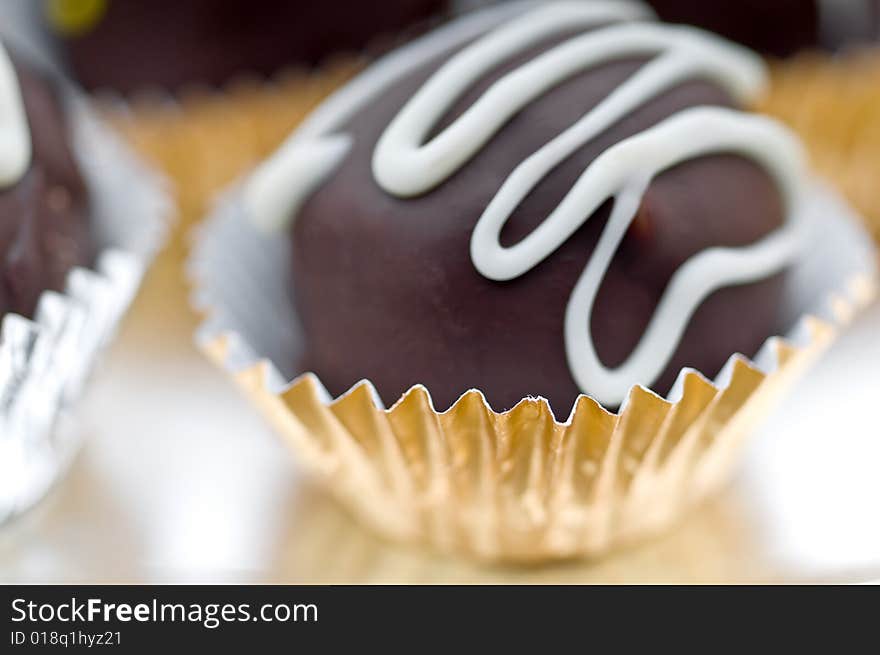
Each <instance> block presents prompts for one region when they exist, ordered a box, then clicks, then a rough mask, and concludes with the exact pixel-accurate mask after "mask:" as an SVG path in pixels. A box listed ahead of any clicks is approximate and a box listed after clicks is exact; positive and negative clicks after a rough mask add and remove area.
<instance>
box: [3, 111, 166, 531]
mask: <svg viewBox="0 0 880 655" xmlns="http://www.w3.org/2000/svg"><path fill="white" fill-rule="evenodd" d="M67 104H68V113H69V115H70V118H71V121H70V122H71V133H72V141H73V145H74V153H75V155H76V157H77V159H78V163H79V166H80V170H81V171H82V174H83V178H84V180H85V181H86V184H87V185H88V188H89V191H90V196H91V204H90V206H91V212H92V221H93V230H94V238H95V241H96V246H97V249H98V253H99V254H98V256H97V259H96V264H95V266H94V268H93V269H84V268H76V269H74V270H72V271H71V272H70V273H69V275H68V276H67V284H66V288H65V289H64V291H63V293H58V292H55V291H46V292H44V293H43V294H42V295H41V297H40V299H39V303H38V306H37V310H36V313H35V316H34V318H33V320H30V319H26V318H24V317H22V316H18V315H16V314H7V315H5V316H3V317H0V318H2V324H0V523H2V522H3V521H4V520H6V519H8V518H10V517H12V516H14V515H16V514H18V513H20V512H21V511H23V510H25V509H27V508H28V507H30V506H31V505H32V504H33V503H35V502H36V501H37V500H39V498H41V497H42V496H43V495H44V494H45V492H46V491H47V490H48V489H49V488H50V487H51V485H52V484H53V483H54V482H55V481H56V480H57V479H58V478H59V476H60V475H61V474H62V473H63V472H64V470H65V469H66V466H67V464H68V462H69V460H70V459H71V457H72V455H73V454H74V453H75V452H76V450H77V447H78V445H79V443H80V433H79V432H78V430H76V429H75V426H74V421H73V420H72V419H71V414H72V413H73V409H74V407H75V405H76V403H77V401H78V399H79V397H80V395H81V394H82V392H83V390H84V387H85V384H86V382H87V378H88V376H89V374H90V373H91V371H92V370H93V368H94V366H95V364H96V362H97V360H98V359H99V358H100V355H101V354H102V352H103V350H104V347H105V346H106V345H107V343H108V341H109V340H110V339H111V337H112V336H113V333H114V332H115V329H116V327H117V325H118V323H119V321H120V319H121V318H122V315H123V314H124V313H125V310H126V309H127V308H128V305H129V304H130V302H131V301H132V299H133V298H134V295H135V293H136V291H137V288H138V286H139V284H140V280H141V277H142V275H143V273H144V271H145V269H146V267H147V265H148V263H149V262H150V260H151V259H152V257H153V255H154V253H155V252H156V251H157V250H158V248H159V246H160V245H161V242H162V240H163V238H164V233H165V228H166V226H167V223H168V222H169V220H170V219H171V217H172V214H173V210H172V206H171V201H170V197H169V195H168V192H167V185H166V183H165V181H164V180H163V179H162V178H161V177H159V176H158V175H156V174H155V173H154V172H153V171H151V170H149V169H148V168H146V167H145V166H144V165H143V164H142V163H141V162H140V161H139V160H138V159H136V158H135V157H134V156H133V155H132V154H131V153H130V152H129V151H128V149H127V148H125V147H124V146H123V145H122V144H121V142H120V141H119V140H118V138H117V137H116V136H115V135H113V134H111V133H110V132H109V130H108V129H107V128H106V127H105V126H103V125H102V124H101V123H100V122H99V121H98V119H97V118H96V116H94V115H93V113H92V112H91V110H89V109H88V108H87V107H86V105H85V102H84V101H83V100H81V99H79V98H76V97H71V98H69V101H68V103H67Z"/></svg>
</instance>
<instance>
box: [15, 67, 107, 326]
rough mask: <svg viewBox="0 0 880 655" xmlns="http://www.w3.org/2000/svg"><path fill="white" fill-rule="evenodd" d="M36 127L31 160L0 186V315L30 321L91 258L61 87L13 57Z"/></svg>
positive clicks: (85, 210) (81, 187)
mask: <svg viewBox="0 0 880 655" xmlns="http://www.w3.org/2000/svg"><path fill="white" fill-rule="evenodd" d="M13 61H14V64H15V67H16V70H17V72H18V76H19V81H20V84H21V88H22V97H23V98H24V104H25V109H26V111H27V117H28V121H29V123H30V129H31V139H32V142H33V158H32V161H31V165H30V168H29V169H28V171H27V173H26V174H25V176H24V177H23V178H22V179H21V180H20V181H18V183H16V184H14V185H12V186H10V187H5V188H0V317H2V316H4V315H5V314H7V313H8V312H15V313H17V314H22V315H24V316H26V317H29V318H30V317H32V316H33V312H34V309H35V308H36V305H37V300H38V299H39V296H40V294H41V293H42V292H43V291H45V290H47V289H54V290H56V291H62V290H63V289H64V285H65V280H66V276H67V273H68V272H69V271H70V269H71V268H73V267H74V266H78V265H81V266H88V265H89V264H90V263H91V261H92V247H93V246H92V235H91V230H90V220H89V199H88V192H87V191H86V187H85V184H84V183H83V180H82V178H81V177H80V173H79V170H78V168H77V165H76V162H75V160H74V157H73V153H72V150H71V147H70V143H69V136H68V135H69V133H68V125H67V121H66V117H65V111H64V107H63V104H62V101H61V98H60V96H59V95H58V93H59V92H58V89H56V87H55V86H54V85H53V83H52V82H50V81H49V80H48V79H45V78H44V77H42V76H41V75H40V74H39V73H36V72H34V71H33V70H31V69H30V68H28V67H27V66H25V65H23V64H21V63H20V62H18V61H16V60H13Z"/></svg>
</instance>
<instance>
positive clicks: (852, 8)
mask: <svg viewBox="0 0 880 655" xmlns="http://www.w3.org/2000/svg"><path fill="white" fill-rule="evenodd" d="M647 2H648V4H650V5H651V6H652V7H653V8H654V9H655V10H656V12H657V14H658V15H659V17H660V18H661V19H662V20H665V21H669V22H671V23H687V24H689V25H695V26H697V27H701V28H703V29H707V30H711V31H713V32H716V33H718V34H721V35H722V36H725V37H727V38H729V39H733V40H734V41H738V42H740V43H742V44H744V45H747V46H749V47H750V48H754V49H756V50H758V51H760V52H763V53H766V54H770V55H776V56H779V57H785V56H788V55H791V54H794V53H795V52H797V51H799V50H803V49H804V48H814V47H819V46H822V47H826V48H831V49H837V48H840V47H843V46H846V45H849V44H852V43H855V42H858V41H876V40H877V39H878V37H880V0H852V1H846V2H841V1H840V0H773V1H772V2H768V1H767V0H715V1H714V2H705V0H647Z"/></svg>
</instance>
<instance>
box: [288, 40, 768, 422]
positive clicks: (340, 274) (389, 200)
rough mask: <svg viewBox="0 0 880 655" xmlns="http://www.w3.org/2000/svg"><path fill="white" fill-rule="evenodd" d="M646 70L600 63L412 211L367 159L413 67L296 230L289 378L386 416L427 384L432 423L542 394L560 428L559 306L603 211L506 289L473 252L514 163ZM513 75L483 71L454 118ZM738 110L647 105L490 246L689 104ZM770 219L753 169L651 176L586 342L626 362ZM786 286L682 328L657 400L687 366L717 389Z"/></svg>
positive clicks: (717, 167)
mask: <svg viewBox="0 0 880 655" xmlns="http://www.w3.org/2000/svg"><path fill="white" fill-rule="evenodd" d="M533 54H534V53H530V54H529V55H527V56H525V57H523V58H522V59H519V60H518V61H523V60H525V59H528V58H531V57H532V56H533ZM642 63H643V62H641V61H634V60H628V61H619V62H616V63H612V64H607V65H603V66H601V67H599V68H596V69H594V70H590V71H588V72H586V73H584V74H582V75H579V76H578V77H576V78H573V79H571V80H569V81H567V82H565V83H562V84H560V85H559V86H557V87H556V88H554V89H553V90H552V91H550V92H549V93H547V94H546V95H544V96H543V97H542V98H540V99H539V100H538V101H536V102H534V103H532V104H530V105H528V106H527V107H526V108H525V109H523V110H522V111H521V112H520V113H519V114H517V115H516V116H515V117H514V118H513V119H511V120H510V122H509V123H508V124H507V125H506V126H505V127H504V128H502V130H501V131H500V132H499V133H498V134H497V135H496V136H494V137H493V138H492V140H491V141H490V142H489V144H487V145H486V146H485V147H484V148H482V149H481V150H480V151H479V153H478V154H477V155H476V156H475V157H474V158H473V159H472V160H471V161H469V162H468V163H467V164H466V165H465V166H464V167H463V168H462V169H461V170H460V171H459V172H458V173H456V174H455V175H454V176H453V177H451V178H449V179H448V180H446V181H445V182H444V183H442V184H441V185H439V186H438V187H437V188H436V189H435V190H433V191H431V192H429V193H427V194H425V195H422V196H420V197H417V198H410V199H402V198H397V197H395V196H392V195H390V194H388V193H386V192H384V191H383V190H382V189H380V188H379V187H378V186H377V184H376V182H375V180H374V178H373V175H372V172H371V165H370V162H371V157H372V154H373V151H374V148H375V145H376V141H377V139H378V137H379V135H380V134H381V133H382V131H383V130H384V129H385V128H386V126H387V125H388V124H389V122H390V121H391V119H392V118H393V117H394V116H395V115H396V114H397V112H398V111H399V110H400V108H401V107H402V105H403V104H404V103H405V101H406V100H407V99H409V98H410V97H411V96H412V95H413V93H414V92H415V91H416V89H417V88H418V87H419V86H421V84H422V83H423V81H424V80H425V79H426V77H427V75H428V72H429V71H428V70H427V69H423V70H419V71H416V72H413V73H412V74H411V75H409V76H408V77H407V78H406V79H405V80H403V81H401V82H400V83H398V84H396V85H395V86H394V87H393V88H392V89H390V90H388V91H387V92H385V93H383V94H382V95H381V97H380V98H379V99H378V100H376V101H375V102H374V103H372V104H370V106H368V107H365V108H364V109H363V110H362V111H360V112H359V113H358V115H357V116H356V117H355V118H354V119H353V120H352V121H351V123H350V124H349V125H348V126H347V128H345V129H344V130H342V131H345V132H349V133H351V134H352V135H353V136H354V146H353V149H352V151H351V152H350V154H349V155H348V157H347V158H346V160H345V162H344V163H343V164H342V166H341V167H340V169H339V170H338V171H337V172H336V173H335V174H334V175H333V176H332V177H331V178H330V179H329V181H327V182H326V183H325V184H324V185H323V186H322V187H321V188H320V189H319V190H318V191H317V192H316V193H315V194H314V195H313V197H312V198H311V199H310V200H309V201H308V202H307V203H306V205H305V206H304V208H303V209H302V210H301V212H300V213H299V214H298V215H297V216H296V217H295V222H294V225H293V229H292V232H291V235H292V244H293V262H292V274H293V288H294V297H295V303H296V307H297V311H298V314H299V316H300V318H301V322H302V327H303V331H304V335H305V341H306V349H307V354H306V357H305V359H304V361H302V362H300V364H301V366H300V368H301V369H302V370H310V371H314V372H315V373H316V374H317V375H318V376H319V377H320V378H321V380H322V381H323V382H324V383H325V384H326V385H327V387H328V389H329V391H330V392H331V393H333V394H339V393H341V392H344V391H345V390H346V389H348V388H349V386H350V385H352V384H353V383H355V382H357V381H358V380H360V379H362V378H367V379H370V380H372V381H373V382H374V383H375V385H376V387H377V389H378V391H379V393H380V395H381V396H382V398H383V400H384V402H385V403H386V404H388V405H389V406H390V404H391V403H393V402H394V401H396V400H397V399H398V397H399V396H400V395H401V394H402V393H403V392H405V391H406V390H407V389H408V388H409V387H410V386H411V385H414V384H417V383H422V384H424V385H425V386H426V387H427V388H428V389H429V391H430V392H431V394H432V396H433V399H434V402H435V407H436V408H437V409H438V410H445V409H446V408H448V407H449V406H450V404H451V403H452V402H454V401H455V400H456V399H457V398H458V396H459V395H460V394H461V393H463V392H465V391H466V390H468V389H470V388H477V389H480V390H482V391H483V392H484V393H485V394H486V396H487V398H488V400H489V402H490V404H491V405H492V406H493V408H495V409H496V410H502V409H506V408H510V407H512V406H513V405H514V404H516V403H517V402H518V401H519V400H521V399H522V398H524V397H526V396H529V395H532V396H543V397H545V398H547V399H548V400H549V401H550V403H551V406H552V407H553V409H554V411H555V413H556V414H557V416H558V417H560V418H564V417H565V416H567V414H568V412H569V410H570V409H571V407H572V403H573V402H574V400H575V399H576V397H577V395H578V393H579V390H578V388H577V386H576V385H575V383H574V381H573V379H572V376H571V373H570V371H569V367H568V363H567V361H566V355H565V340H564V331H563V321H564V314H565V308H566V305H567V304H568V302H569V297H570V295H571V293H572V291H573V289H574V287H575V283H576V281H577V279H578V278H579V277H580V275H581V273H582V272H583V270H584V268H585V266H586V264H587V261H588V260H589V258H590V256H591V253H592V251H593V249H594V248H595V246H596V243H597V241H598V238H599V235H600V233H601V231H602V228H603V225H604V223H605V221H606V219H607V216H608V210H609V205H610V203H606V205H605V207H603V208H602V209H601V210H600V211H599V212H597V213H596V215H594V216H592V217H591V218H590V219H589V221H587V223H586V224H585V225H584V226H583V227H581V228H580V229H579V230H578V231H577V232H576V233H575V234H574V235H573V236H572V237H571V238H569V239H568V241H567V242H566V243H565V244H564V245H563V246H562V247H560V248H559V249H558V250H557V251H556V252H554V253H553V254H552V255H550V256H549V257H548V258H547V259H546V260H545V261H544V262H542V263H541V264H539V265H538V266H537V267H536V268H534V269H533V270H531V271H529V272H528V273H526V274H524V275H522V276H521V277H519V278H517V279H515V280H512V281H509V282H493V281H492V280H489V279H487V278H485V277H483V276H482V275H480V273H479V272H478V271H477V270H476V269H475V268H474V265H473V263H472V260H471V256H470V250H469V243H470V239H471V234H472V232H473V229H474V226H475V224H476V222H477V220H478V219H479V217H480V215H481V214H482V212H483V210H484V209H485V208H486V206H487V205H488V203H489V201H490V200H491V198H492V197H493V196H494V195H495V194H496V193H497V191H498V189H499V187H500V186H501V184H502V182H503V181H504V180H505V178H506V177H507V176H508V175H509V174H510V173H511V171H512V170H513V169H514V167H515V166H516V165H517V164H519V163H520V162H522V161H523V159H525V158H526V157H527V156H528V155H529V154H531V153H533V152H534V151H536V150H537V149H539V148H540V147H542V146H543V145H545V144H546V143H547V142H548V141H550V140H551V139H552V138H553V137H555V136H557V135H558V134H559V133H560V132H561V131H562V130H564V129H565V128H567V127H569V126H571V125H572V124H573V123H575V122H576V121H577V120H578V119H579V118H580V117H581V116H582V115H583V114H584V112H585V111H587V110H588V109H589V108H590V107H593V106H595V105H596V104H597V103H598V102H599V101H601V100H602V99H604V98H605V97H606V96H607V95H608V93H609V92H610V91H612V90H613V89H614V88H615V87H617V86H618V85H619V84H620V83H621V82H622V81H623V80H624V79H626V78H628V77H629V76H630V75H631V74H632V73H633V71H635V70H636V69H637V68H638V67H639V66H640V65H641V64H642ZM431 68H433V67H431ZM508 68H509V66H507V67H505V68H503V69H501V70H499V71H496V72H495V73H493V74H491V75H489V76H487V78H486V79H484V80H483V81H482V82H481V83H480V84H479V86H478V87H477V88H474V89H473V90H471V91H470V92H469V93H468V94H467V95H466V97H465V98H463V99H462V101H460V102H458V103H457V104H456V106H455V108H454V109H453V111H452V112H451V116H454V115H458V114H459V113H460V112H461V111H462V110H463V109H464V108H466V107H467V106H469V105H470V104H472V102H473V101H474V99H475V98H476V97H477V96H478V94H480V93H481V92H482V91H483V90H485V88H486V87H487V85H488V84H489V83H490V82H491V81H493V80H494V79H497V78H498V76H499V75H500V74H501V72H502V70H507V69H508ZM733 104H734V103H733V101H732V100H731V98H730V97H729V96H728V94H727V93H725V92H724V91H722V90H721V89H720V88H718V87H717V86H715V85H713V84H711V83H708V82H703V81H693V82H688V83H685V84H682V85H680V86H678V87H676V88H674V89H672V90H670V91H669V92H667V93H665V94H664V95H662V96H661V97H658V98H656V99H655V100H653V101H652V102H650V103H649V104H647V105H646V106H644V107H642V108H640V109H638V110H637V111H635V112H633V113H632V114H630V115H628V116H626V117H625V118H624V119H622V120H621V121H619V122H618V123H617V124H615V125H614V126H613V127H612V128H611V129H610V130H608V131H607V132H606V133H604V134H602V135H601V136H600V137H598V138H597V139H596V140H595V141H594V142H592V143H590V144H588V145H587V146H585V147H583V148H582V149H581V150H579V151H578V152H577V153H575V154H574V155H573V156H571V157H570V158H569V159H568V160H567V161H565V162H564V163H563V164H561V165H560V166H559V167H558V168H557V169H556V170H554V171H553V172H551V173H550V175H548V176H547V178H546V179H545V180H544V181H543V182H542V183H541V184H540V185H539V186H538V187H537V188H536V189H535V190H534V191H533V192H532V193H531V194H530V195H529V196H528V197H527V198H526V200H525V201H524V202H523V203H522V205H521V206H520V207H519V209H518V210H517V211H516V212H515V213H514V215H513V216H512V218H511V220H510V221H509V222H508V225H507V228H506V230H505V232H504V234H503V235H502V240H503V241H504V242H506V243H507V244H508V245H509V244H511V243H514V242H516V241H517V240H519V239H521V238H522V237H523V236H524V235H525V234H527V233H528V232H530V231H531V230H532V229H533V228H534V227H535V226H537V225H538V224H539V223H540V222H542V221H543V220H544V219H545V217H546V216H547V215H548V214H549V213H550V211H551V210H552V209H554V208H555V207H556V205H557V204H558V203H559V201H560V200H561V199H562V198H563V196H564V195H565V194H566V193H567V192H568V191H569V190H570V189H571V187H572V185H573V183H574V182H575V180H576V179H577V178H578V177H579V176H580V175H581V174H582V173H583V171H584V170H585V169H586V168H587V166H588V165H589V164H590V163H591V162H592V161H593V160H594V159H595V158H596V157H597V156H598V155H599V154H600V153H602V152H603V151H604V150H606V149H607V148H608V147H610V146H611V145H613V144H615V143H617V142H619V141H620V140H621V139H623V138H625V137H627V136H629V135H632V134H635V133H637V132H640V131H642V130H644V129H646V128H647V127H649V126H651V125H654V124H656V123H657V122H658V121H660V120H662V119H664V118H666V117H668V116H671V115H672V114H675V113H676V112H678V111H680V110H682V109H685V108H687V107H693V106H696V105H718V106H732V105H733ZM447 120H449V117H447ZM783 220H784V211H783V207H782V201H781V198H780V195H779V192H778V189H777V188H776V186H775V184H774V182H773V181H772V180H771V179H770V177H769V176H768V174H767V173H766V172H765V171H764V170H763V169H762V168H760V167H759V166H758V165H757V164H754V163H752V162H751V161H747V160H745V159H742V158H739V157H736V156H728V155H718V156H710V157H705V158H701V159H699V160H694V161H691V162H687V163H684V164H682V165H679V166H677V167H675V168H673V169H670V170H668V171H666V172H664V173H662V174H661V175H660V176H659V177H658V178H657V179H655V180H654V182H653V183H652V184H651V185H650V188H649V189H648V191H647V193H646V195H645V197H644V200H643V202H642V205H641V208H640V210H639V212H638V216H637V219H636V220H635V221H634V223H633V225H632V227H631V229H630V230H629V233H628V234H627V236H626V237H625V239H624V242H623V243H622V245H621V247H620V249H619V250H618V253H617V255H616V256H615V258H614V260H613V262H612V264H611V266H610V268H609V270H608V273H607V275H606V277H605V280H604V282H603V284H602V287H601V289H600V292H599V295H598V298H597V302H596V306H595V309H594V312H593V317H592V330H593V335H594V340H595V343H596V349H597V352H598V354H599V356H600V358H601V359H602V360H603V362H605V364H606V365H610V366H614V365H617V364H619V363H621V362H622V361H623V360H624V359H625V358H626V357H627V356H628V355H629V353H630V352H631V351H632V349H633V347H634V346H635V344H636V343H637V342H638V340H639V339H640V337H641V335H642V334H643V331H644V329H645V327H646V326H647V323H648V321H649V319H650V317H651V316H652V315H653V313H654V310H655V308H656V306H657V303H658V301H659V300H660V297H661V295H662V293H663V291H664V289H665V287H666V285H667V283H668V281H669V279H670V277H671V276H672V274H673V273H674V272H675V271H676V270H677V269H678V268H679V267H680V265H681V264H682V263H683V262H684V261H685V260H686V259H688V258H689V257H691V256H692V255H694V254H696V253H698V252H700V251H702V250H704V249H705V248H708V247H712V246H718V245H725V246H738V245H745V244H750V243H753V242H754V241H756V240H758V239H759V238H761V237H762V236H764V235H766V234H767V233H768V232H770V231H772V230H773V229H775V228H777V227H778V226H779V225H781V224H782V222H783ZM782 286H783V276H781V275H780V276H776V277H774V278H772V279H769V280H765V281H762V282H759V283H756V284H750V285H746V286H739V287H730V288H726V289H723V290H720V291H718V292H716V293H715V294H714V295H713V296H711V297H710V298H709V299H708V300H707V301H706V302H705V303H704V304H703V305H702V306H701V307H700V308H699V310H698V311H697V312H696V314H695V316H694V317H693V319H692V320H691V321H690V324H689V327H688V329H687V332H686V334H685V336H684V338H683V340H682V342H681V344H680V347H679V348H678V350H677V352H676V353H675V355H674V357H673V358H672V360H671V363H670V364H669V366H668V367H667V368H666V371H665V373H664V374H663V375H662V378H661V379H660V380H659V381H658V382H657V383H656V384H654V385H652V386H653V388H654V389H655V390H656V391H658V392H666V391H667V390H668V389H669V388H670V387H671V385H672V384H673V382H674V380H675V378H676V375H677V374H678V372H679V370H680V369H681V368H682V367H684V366H693V367H695V368H697V369H698V370H700V371H702V372H703V373H705V374H707V375H709V376H713V375H715V374H716V373H717V372H718V371H719V370H720V369H721V367H722V366H723V365H724V363H725V362H726V361H727V359H728V358H729V357H730V356H731V355H732V354H733V353H735V352H743V353H747V354H749V355H752V354H754V353H755V352H756V351H757V350H758V349H759V347H760V345H761V344H762V343H763V342H764V340H765V339H766V338H767V337H769V336H770V335H772V334H774V332H775V330H776V329H777V327H778V326H777V325H776V323H777V306H778V303H779V300H780V294H781V292H782ZM587 320H588V319H587V317H586V316H585V317H584V338H586V337H587ZM642 382H644V383H650V382H651V381H650V380H644V381H642Z"/></svg>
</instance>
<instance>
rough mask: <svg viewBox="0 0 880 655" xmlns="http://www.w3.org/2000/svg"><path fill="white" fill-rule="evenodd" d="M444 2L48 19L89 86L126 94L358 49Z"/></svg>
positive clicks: (168, 1) (100, 11)
mask: <svg viewBox="0 0 880 655" xmlns="http://www.w3.org/2000/svg"><path fill="white" fill-rule="evenodd" d="M445 4H446V2H445V0H388V1H386V2H383V3H382V5H381V7H380V8H379V10H377V8H376V6H375V5H374V4H372V3H369V2H359V1H357V0H344V1H342V2H338V1H337V2H306V1H305V0H290V1H283V0H272V1H269V0H263V1H261V2H256V3H255V2H253V1H252V0H186V2H178V1H177V0H150V1H149V2H130V1H128V0H105V1H102V2H94V0H62V1H59V2H55V3H54V6H53V10H52V11H50V12H48V13H47V16H48V19H49V23H50V26H51V27H52V28H53V31H54V32H55V33H56V34H58V35H59V36H60V37H61V38H62V39H63V42H64V45H65V49H66V51H67V55H68V59H69V63H70V66H71V68H72V69H73V72H74V74H75V75H76V77H77V79H78V80H79V81H80V83H81V84H83V86H85V87H86V88H89V89H96V88H110V89H114V90H118V91H122V92H131V91H136V90H139V89H142V88H145V87H149V86H153V87H155V86H160V87H162V88H165V89H170V90H174V89H177V88H178V87H180V86H181V85H184V84H187V83H206V84H215V85H217V84H222V83H223V82H225V81H226V80H228V79H229V78H230V77H231V76H233V75H236V74H240V73H259V74H262V75H269V74H272V73H275V72H277V71H278V70H279V69H281V68H283V67H284V66H287V65H310V64H315V63H320V62H321V61H322V60H325V59H326V58H327V57H328V56H330V55H333V54H336V53H340V52H341V53H347V52H352V51H359V50H360V49H362V48H364V47H365V46H367V45H368V44H369V43H371V41H372V40H373V39H375V38H376V37H379V36H382V35H389V34H394V33H397V32H398V31H400V30H401V29H404V28H406V27H408V26H410V25H412V24H414V23H415V22H418V21H420V20H423V19H426V18H428V17H430V16H432V15H433V14H435V13H436V12H439V11H441V10H442V9H443V7H444V6H445Z"/></svg>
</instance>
